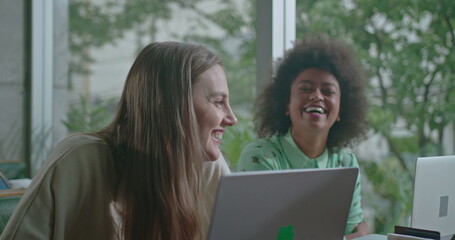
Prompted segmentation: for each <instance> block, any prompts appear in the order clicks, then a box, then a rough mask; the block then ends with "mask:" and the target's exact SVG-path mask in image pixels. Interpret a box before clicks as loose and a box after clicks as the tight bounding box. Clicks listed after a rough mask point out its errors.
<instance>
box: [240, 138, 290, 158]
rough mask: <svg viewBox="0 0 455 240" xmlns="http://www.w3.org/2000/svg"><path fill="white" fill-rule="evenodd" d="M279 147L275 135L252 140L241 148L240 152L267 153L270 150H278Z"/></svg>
mask: <svg viewBox="0 0 455 240" xmlns="http://www.w3.org/2000/svg"><path fill="white" fill-rule="evenodd" d="M280 149H281V147H280V145H279V144H278V141H277V137H272V138H270V139H269V138H261V139H258V140H256V141H254V142H251V143H249V144H248V145H246V147H245V148H244V149H243V151H242V154H247V153H249V154H251V153H256V154H260V153H268V152H272V151H278V150H280Z"/></svg>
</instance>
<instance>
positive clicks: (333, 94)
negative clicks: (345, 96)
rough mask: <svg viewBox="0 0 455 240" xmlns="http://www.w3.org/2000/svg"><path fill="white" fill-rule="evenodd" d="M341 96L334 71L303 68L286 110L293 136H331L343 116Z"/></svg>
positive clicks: (292, 88) (293, 86)
mask: <svg viewBox="0 0 455 240" xmlns="http://www.w3.org/2000/svg"><path fill="white" fill-rule="evenodd" d="M340 97H341V89H340V86H339V84H338V81H337V79H336V78H335V76H333V75H332V74H331V73H329V72H326V71H324V70H320V69H317V68H309V69H306V70H304V71H302V72H301V73H300V74H299V75H298V76H297V78H296V79H295V80H294V81H293V83H292V85H291V94H290V97H289V103H288V106H287V112H286V114H288V115H289V116H290V118H291V126H292V131H293V135H294V132H295V133H310V132H312V133H317V134H325V135H326V136H328V133H329V130H330V128H331V127H332V125H333V124H334V123H335V121H337V119H339V118H338V116H339V113H340ZM299 135H300V134H299ZM294 136H295V135H294Z"/></svg>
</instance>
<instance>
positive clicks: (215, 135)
mask: <svg viewBox="0 0 455 240" xmlns="http://www.w3.org/2000/svg"><path fill="white" fill-rule="evenodd" d="M211 136H212V138H214V139H216V140H218V141H221V139H222V138H223V132H221V131H216V132H212V133H211Z"/></svg>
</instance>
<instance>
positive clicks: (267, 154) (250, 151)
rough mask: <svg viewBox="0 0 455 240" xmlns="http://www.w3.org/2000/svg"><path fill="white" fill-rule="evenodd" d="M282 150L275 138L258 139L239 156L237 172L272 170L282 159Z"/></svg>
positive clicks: (277, 167)
mask: <svg viewBox="0 0 455 240" xmlns="http://www.w3.org/2000/svg"><path fill="white" fill-rule="evenodd" d="M283 156H284V154H283V149H282V147H281V145H280V144H279V142H278V140H277V137H272V138H271V139H258V140H256V141H254V142H252V143H249V144H248V145H247V146H246V147H245V148H244V149H243V151H242V153H241V154H240V158H239V162H238V166H237V168H238V170H242V171H243V170H246V171H248V170H273V169H275V170H276V169H281V167H279V166H277V165H279V163H281V162H282V161H283V159H284V157H283Z"/></svg>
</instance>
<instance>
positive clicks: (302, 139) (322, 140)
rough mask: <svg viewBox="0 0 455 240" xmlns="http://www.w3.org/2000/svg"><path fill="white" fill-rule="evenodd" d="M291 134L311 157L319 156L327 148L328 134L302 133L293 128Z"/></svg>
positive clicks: (301, 148) (298, 145)
mask: <svg viewBox="0 0 455 240" xmlns="http://www.w3.org/2000/svg"><path fill="white" fill-rule="evenodd" d="M291 136H292V138H293V139H294V141H295V143H296V144H297V147H299V148H300V150H302V152H303V153H305V155H306V156H307V157H309V158H316V157H319V156H320V155H321V154H322V153H323V152H324V149H325V146H326V143H327V136H328V135H327V134H320V133H317V134H316V133H315V134H312V133H308V132H306V133H302V132H298V131H294V130H292V129H291Z"/></svg>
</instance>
